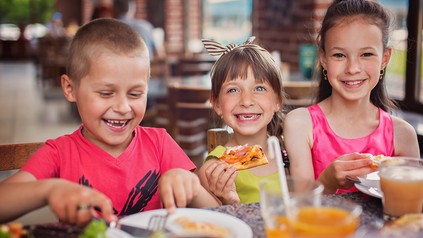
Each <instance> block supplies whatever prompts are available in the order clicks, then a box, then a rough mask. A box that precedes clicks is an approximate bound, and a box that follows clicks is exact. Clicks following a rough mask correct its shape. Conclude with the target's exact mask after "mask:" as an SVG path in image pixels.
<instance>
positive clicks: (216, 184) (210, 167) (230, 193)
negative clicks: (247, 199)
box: [201, 159, 240, 204]
mask: <svg viewBox="0 0 423 238" xmlns="http://www.w3.org/2000/svg"><path fill="white" fill-rule="evenodd" d="M201 169H202V170H204V173H203V174H204V176H205V177H206V178H207V180H206V181H208V184H203V186H204V187H206V189H207V190H208V191H210V192H211V193H213V194H214V195H215V196H216V197H217V198H219V200H220V201H222V203H223V204H239V202H240V200H239V196H238V194H237V192H236V187H235V182H234V181H235V178H236V176H237V174H238V173H237V169H236V168H235V166H231V165H228V164H227V163H225V162H221V161H219V160H217V159H210V160H208V161H207V162H205V163H204V165H203V166H202V168H201Z"/></svg>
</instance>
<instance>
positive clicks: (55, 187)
mask: <svg viewBox="0 0 423 238" xmlns="http://www.w3.org/2000/svg"><path fill="white" fill-rule="evenodd" d="M69 54H70V55H69V61H68V65H67V72H68V75H63V76H62V77H61V83H62V90H63V93H64V96H65V97H66V99H67V100H68V101H70V102H75V103H76V105H77V107H78V111H79V114H80V117H81V120H82V125H81V127H80V128H79V129H78V130H76V131H75V132H73V133H72V134H70V135H64V136H61V137H59V138H57V139H55V140H47V142H46V144H45V145H44V146H43V147H42V148H40V150H39V151H37V152H36V153H35V154H34V155H33V156H32V157H31V159H30V160H29V161H28V162H27V163H26V164H25V166H23V167H22V168H21V170H20V171H19V172H17V173H16V174H14V175H12V176H11V177H9V178H8V179H6V180H5V181H3V182H2V183H0V194H3V195H2V196H0V211H1V213H0V223H1V222H5V221H8V220H12V219H14V218H16V217H18V216H20V215H22V214H24V213H26V212H28V211H31V210H33V209H36V208H39V207H41V206H44V205H47V204H48V205H49V206H50V208H51V209H52V211H53V212H54V213H55V214H56V216H57V217H58V218H59V220H61V221H63V222H68V223H72V224H79V225H82V224H85V223H86V222H88V221H89V220H90V219H91V218H92V217H93V216H96V215H97V212H96V211H95V210H101V213H102V215H103V217H104V218H105V219H106V220H108V221H111V220H115V219H116V216H126V215H130V214H134V213H137V212H141V211H146V210H151V209H158V208H161V207H162V202H163V203H164V205H165V207H167V208H168V210H169V211H171V210H173V208H174V207H175V204H176V206H186V205H190V206H197V207H203V206H214V205H218V204H217V202H216V200H214V198H213V197H212V196H211V195H210V194H209V193H207V192H206V190H204V188H203V187H201V185H199V180H198V178H197V177H196V175H195V174H193V173H191V172H189V171H193V170H194V169H195V166H194V164H193V163H192V162H191V161H190V160H189V158H188V157H187V156H186V155H185V153H184V152H183V151H182V149H181V148H180V147H179V146H178V145H177V144H176V142H175V141H173V140H172V138H171V137H170V136H169V134H167V133H166V131H165V130H164V129H158V128H144V127H141V126H139V124H140V122H141V121H142V119H143V116H144V113H145V109H146V102H147V91H148V78H149V74H150V61H149V56H148V50H147V48H146V46H145V44H144V42H143V41H142V39H141V38H140V36H139V34H138V33H137V32H135V31H134V30H133V29H132V28H131V27H130V26H128V25H126V24H125V23H122V22H120V21H117V20H113V19H97V20H94V21H91V22H90V23H88V24H86V25H84V26H83V27H81V28H80V29H79V30H78V32H77V33H76V35H75V37H74V39H73V41H72V43H71V46H70V53H69ZM166 172H167V173H166ZM161 175H163V176H161ZM76 183H78V184H76ZM159 184H160V185H159ZM81 185H85V186H81ZM159 187H160V189H159ZM159 190H160V191H159ZM6 194H8V195H7V196H5V195H6ZM27 194H34V195H31V199H27V198H28V196H27ZM159 194H160V196H159Z"/></svg>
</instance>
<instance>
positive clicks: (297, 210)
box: [288, 198, 362, 238]
mask: <svg viewBox="0 0 423 238" xmlns="http://www.w3.org/2000/svg"><path fill="white" fill-rule="evenodd" d="M361 213H362V208H361V206H360V205H358V204H355V203H353V202H351V201H348V200H345V199H342V198H339V199H336V198H333V199H330V200H323V201H322V204H321V205H320V206H316V204H313V203H310V202H309V201H307V199H301V198H299V199H298V198H294V199H292V200H291V206H290V209H289V214H288V217H289V221H290V222H291V229H292V230H291V234H292V237H295V238H347V237H353V236H354V234H355V232H356V230H357V228H358V226H359V224H360V216H361Z"/></svg>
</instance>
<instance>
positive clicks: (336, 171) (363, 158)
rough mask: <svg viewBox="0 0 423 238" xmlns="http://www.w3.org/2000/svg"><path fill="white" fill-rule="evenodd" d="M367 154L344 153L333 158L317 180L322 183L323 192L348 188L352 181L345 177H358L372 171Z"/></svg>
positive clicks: (333, 191)
mask: <svg viewBox="0 0 423 238" xmlns="http://www.w3.org/2000/svg"><path fill="white" fill-rule="evenodd" d="M372 163H373V162H372V160H371V159H370V157H369V154H360V153H352V154H345V155H342V156H341V157H339V158H337V159H336V160H334V161H333V162H332V163H330V164H329V165H328V167H326V169H325V170H323V172H322V173H321V174H320V176H319V178H318V180H319V181H320V182H321V183H322V184H323V185H324V187H325V191H324V193H327V194H328V193H335V192H336V190H337V189H339V188H340V189H349V188H351V187H352V186H353V183H352V182H350V181H349V180H347V177H360V176H363V175H365V174H368V173H371V172H373V171H374V170H375V169H374V168H372V166H371V165H372Z"/></svg>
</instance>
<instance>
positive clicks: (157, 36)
mask: <svg viewBox="0 0 423 238" xmlns="http://www.w3.org/2000/svg"><path fill="white" fill-rule="evenodd" d="M379 2H381V3H382V4H383V5H384V6H386V7H387V8H388V9H390V11H391V12H392V14H393V15H394V19H395V20H394V22H393V27H392V32H391V42H390V44H391V46H392V47H393V56H392V59H391V62H390V65H389V66H388V69H387V76H386V84H387V86H388V94H389V95H390V96H391V97H392V98H394V99H396V100H397V101H398V103H399V105H400V109H401V110H398V111H396V112H394V114H396V115H398V116H401V117H403V118H405V119H406V120H407V121H409V122H410V123H411V124H412V125H413V126H414V127H415V128H416V131H417V133H418V135H419V138H420V135H422V136H423V124H422V122H423V104H422V102H423V91H422V89H423V86H422V83H421V81H422V68H423V67H422V64H423V63H422V59H421V58H422V43H423V41H422V34H423V33H422V25H423V0H379ZM135 3H136V9H135V18H137V19H142V20H145V21H148V22H149V23H151V26H152V35H153V39H154V45H155V49H156V50H155V52H154V57H153V58H152V61H151V64H152V75H151V81H150V91H149V102H148V108H147V113H146V116H145V118H144V121H143V122H142V124H143V125H145V126H159V127H165V128H166V129H167V130H168V132H169V133H170V134H171V135H172V136H173V137H174V139H175V140H176V141H177V142H178V143H179V144H180V145H181V147H183V149H184V150H185V151H186V153H187V154H188V155H189V156H190V157H191V158H192V159H199V158H201V157H202V156H203V154H204V152H206V150H207V145H206V137H207V136H206V134H207V130H208V129H210V128H214V127H216V125H215V124H213V122H212V120H211V119H210V118H211V116H212V110H211V108H210V105H209V103H208V95H209V90H210V77H209V74H208V72H209V71H210V69H211V67H212V65H213V63H214V61H215V60H216V57H212V56H209V55H208V54H206V52H205V50H204V49H203V45H202V43H201V39H203V38H208V39H214V40H216V41H218V42H221V43H222V44H229V43H237V44H240V43H243V42H244V41H245V40H246V39H247V38H248V37H249V36H252V35H254V36H255V37H256V41H255V42H256V43H258V44H260V45H261V46H263V47H264V48H266V49H267V50H269V51H270V52H272V55H273V56H274V58H275V60H277V61H279V62H280V65H281V71H282V74H283V80H284V82H283V84H284V87H285V90H286V92H287V94H288V100H287V102H286V103H287V106H288V110H289V109H292V108H295V107H298V106H307V105H309V104H311V103H312V102H313V101H312V96H313V93H314V92H315V91H316V88H317V81H318V75H319V72H318V71H317V70H316V68H317V67H316V55H317V49H316V47H315V46H314V43H315V39H316V36H317V32H318V30H319V28H320V22H321V20H322V17H323V16H324V14H325V11H326V8H327V7H328V5H329V4H330V3H331V0H295V1H294V0H135ZM98 17H116V15H115V14H114V11H113V0H72V1H69V0H0V110H1V114H0V144H8V143H22V142H33V141H44V140H46V139H48V138H56V137H57V136H60V135H62V134H66V133H71V132H73V131H74V130H76V129H77V128H78V126H79V124H80V121H79V117H78V114H77V111H76V108H75V106H74V105H71V104H70V103H68V102H66V100H65V99H64V97H63V96H62V93H61V89H60V75H61V74H63V73H65V72H66V69H65V62H66V57H67V50H68V45H69V43H70V41H71V39H72V37H73V35H74V34H75V32H76V30H77V29H78V27H79V26H81V25H83V24H85V23H87V22H89V21H90V20H92V19H94V18H98ZM357 37H360V33H359V32H357Z"/></svg>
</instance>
